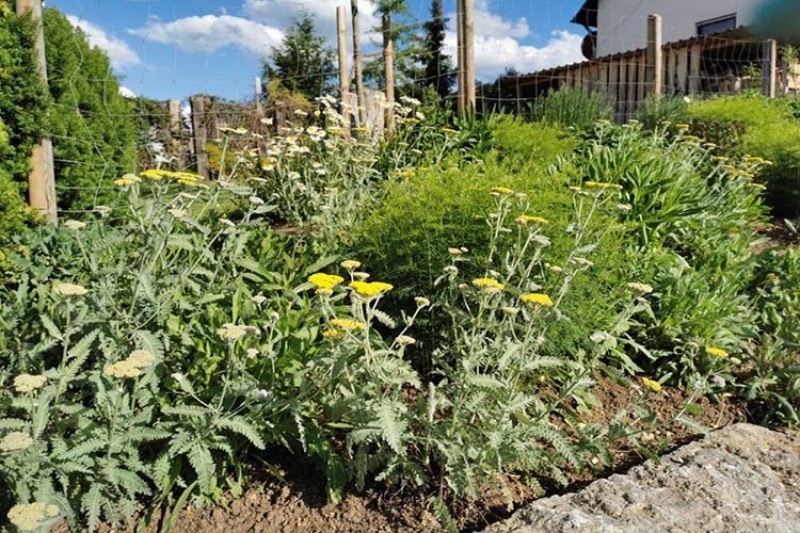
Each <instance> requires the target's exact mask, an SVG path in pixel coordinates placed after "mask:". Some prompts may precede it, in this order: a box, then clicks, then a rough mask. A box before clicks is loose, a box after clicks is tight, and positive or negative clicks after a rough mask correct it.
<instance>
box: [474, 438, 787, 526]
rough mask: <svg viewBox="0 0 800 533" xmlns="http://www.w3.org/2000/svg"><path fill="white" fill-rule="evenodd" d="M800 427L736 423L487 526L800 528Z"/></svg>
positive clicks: (534, 504) (542, 501) (530, 506)
mask: <svg viewBox="0 0 800 533" xmlns="http://www.w3.org/2000/svg"><path fill="white" fill-rule="evenodd" d="M798 436H800V434H798V433H796V432H787V433H779V432H776V431H770V430H768V429H765V428H762V427H759V426H753V425H750V424H736V425H732V426H729V427H727V428H725V429H722V430H720V431H717V432H715V433H712V434H710V435H708V436H707V437H706V438H705V439H703V440H701V441H696V442H693V443H691V444H688V445H687V446H684V447H682V448H680V449H678V450H677V451H675V452H673V453H671V454H668V455H666V456H664V457H662V458H661V460H660V461H658V462H654V461H647V462H646V463H644V464H642V465H641V466H637V467H634V468H632V469H631V470H630V471H628V472H627V473H626V474H616V475H613V476H611V477H610V478H608V479H601V480H598V481H595V482H594V483H592V484H591V485H589V486H588V487H586V488H584V489H583V490H581V491H578V492H576V493H573V494H567V495H564V496H553V497H550V498H543V499H541V500H537V501H535V502H533V503H531V504H530V505H528V506H526V507H523V508H522V509H520V510H519V511H517V512H516V513H514V515H513V516H512V517H511V518H509V519H508V520H506V521H504V522H500V523H498V524H494V525H492V526H491V527H489V528H487V529H485V530H484V531H485V532H486V533H510V532H515V533H559V532H563V533H567V532H569V533H679V532H680V533H684V532H685V533H695V532H703V533H739V532H741V533H760V532H764V533H767V532H769V533H797V532H800V439H798Z"/></svg>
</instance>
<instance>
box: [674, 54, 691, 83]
mask: <svg viewBox="0 0 800 533" xmlns="http://www.w3.org/2000/svg"><path fill="white" fill-rule="evenodd" d="M676 52H677V54H678V59H677V61H678V62H677V64H676V65H675V77H676V78H677V84H678V90H677V93H678V94H688V93H689V48H688V47H682V48H680V49H678V50H677V51H676Z"/></svg>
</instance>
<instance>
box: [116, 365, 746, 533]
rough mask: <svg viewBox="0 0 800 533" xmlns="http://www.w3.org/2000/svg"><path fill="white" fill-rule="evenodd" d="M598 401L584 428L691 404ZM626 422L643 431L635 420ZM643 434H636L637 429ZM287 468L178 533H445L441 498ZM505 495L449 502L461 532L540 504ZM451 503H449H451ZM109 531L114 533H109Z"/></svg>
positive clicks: (618, 394)
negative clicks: (337, 487)
mask: <svg viewBox="0 0 800 533" xmlns="http://www.w3.org/2000/svg"><path fill="white" fill-rule="evenodd" d="M594 394H595V396H597V398H598V399H599V400H600V401H601V402H602V407H600V408H592V410H591V412H590V413H588V414H586V415H584V418H585V420H586V422H589V423H600V424H603V423H606V422H608V421H609V420H611V419H612V418H613V417H614V416H615V415H616V414H617V413H619V412H620V411H621V410H622V409H625V408H626V407H628V406H630V405H631V404H632V402H639V403H640V404H641V405H643V406H645V407H647V408H650V409H652V410H654V411H655V412H657V413H658V419H659V420H662V421H667V420H672V419H673V418H674V417H675V416H676V415H677V414H678V412H679V411H680V410H681V408H682V406H683V405H684V404H685V403H686V400H687V398H686V394H685V393H684V392H683V391H680V390H678V389H672V388H668V387H664V390H663V391H662V392H660V393H652V392H649V393H645V392H644V391H643V390H641V388H640V387H638V386H636V385H633V386H629V387H624V386H621V385H619V384H617V383H615V382H614V381H612V380H610V379H607V378H602V377H601V378H598V384H597V386H596V387H595V389H594ZM695 403H696V404H697V405H699V406H700V407H702V412H701V413H699V414H697V415H696V416H691V417H689V418H691V419H692V420H694V421H695V422H697V423H698V424H699V425H702V426H705V427H707V428H708V429H716V428H720V427H723V426H726V425H728V424H731V423H734V422H741V421H744V420H746V418H747V416H746V412H745V409H744V408H743V406H742V405H740V404H737V403H733V402H731V401H729V400H723V401H722V402H720V403H714V402H711V401H709V400H708V399H701V400H699V401H697V402H695ZM629 420H630V421H631V422H633V423H634V424H641V422H640V421H639V420H638V419H637V418H636V416H635V415H630V417H629ZM635 427H638V426H635ZM700 434H701V432H700V431H698V430H697V429H693V428H691V427H687V426H686V425H684V424H681V423H679V422H665V423H662V424H659V425H656V426H655V427H644V426H642V433H641V434H640V435H639V436H640V438H641V441H642V442H643V443H645V444H646V445H647V446H648V447H650V448H651V449H652V450H653V451H657V452H659V453H664V452H666V451H667V450H670V449H673V448H675V447H677V446H678V445H680V444H683V443H686V442H687V441H689V440H691V439H694V438H697V437H698V436H700ZM646 459H647V457H645V455H643V453H642V452H641V451H637V450H635V449H634V448H633V447H632V446H631V445H630V444H628V443H626V442H620V443H619V445H618V446H617V447H616V448H615V449H614V450H613V451H612V464H610V465H602V464H598V466H597V468H596V469H595V471H594V472H584V473H575V474H574V475H572V477H571V479H570V481H571V483H570V484H569V485H568V486H566V487H564V486H559V485H556V484H555V483H553V482H551V481H549V480H547V479H541V480H539V481H540V482H541V483H542V485H543V486H544V487H545V490H546V493H547V494H545V495H553V494H558V493H564V492H568V491H572V490H576V489H578V488H580V487H582V486H585V485H586V484H588V483H589V482H591V481H592V480H594V479H598V478H601V477H606V476H607V475H609V474H611V473H613V472H619V471H625V470H627V469H628V468H630V467H632V466H634V465H637V464H640V463H642V462H643V461H644V460H646ZM277 462H278V463H279V464H281V465H282V466H281V467H279V468H278V469H277V470H276V471H274V472H272V474H271V475H268V474H265V475H263V476H261V477H263V478H264V480H263V481H262V482H258V483H257V482H252V483H251V486H250V487H249V489H247V490H246V492H245V493H244V494H243V495H241V496H239V497H233V496H228V497H226V498H225V500H224V501H223V503H222V504H220V505H217V506H214V507H204V508H185V509H183V510H182V511H181V512H180V515H179V516H178V517H177V519H176V520H175V524H174V526H175V527H174V528H173V529H172V531H173V532H174V533H238V532H260V533H279V532H280V533H284V532H308V533H316V532H320V533H322V532H325V533H338V532H359V533H389V532H399V533H407V532H408V533H410V532H423V531H424V532H429V531H430V532H435V531H445V528H444V527H443V526H442V525H441V524H440V523H439V521H438V520H437V515H436V513H435V511H434V508H435V506H434V504H435V502H436V500H437V495H436V494H431V493H417V492H414V491H413V490H410V489H406V490H405V491H400V490H395V491H390V490H389V489H386V488H385V487H384V488H382V489H377V488H373V489H370V490H367V491H366V492H364V493H360V494H356V493H350V494H347V495H346V496H345V497H344V500H343V501H342V502H341V503H340V504H338V505H335V504H331V503H328V502H327V500H326V495H325V490H324V487H323V486H321V484H320V483H319V480H320V479H321V476H320V475H319V474H318V473H317V472H314V471H308V470H303V469H302V468H301V467H299V466H298V464H297V463H296V462H292V461H291V460H289V459H287V458H283V459H279V460H277ZM507 489H508V490H507V492H504V493H502V494H501V493H499V492H498V493H486V494H484V495H483V497H482V499H480V500H477V501H464V500H458V501H453V500H449V501H447V504H448V507H449V509H450V514H451V516H452V517H453V519H454V521H455V523H456V524H457V525H458V528H459V529H461V530H462V531H477V530H480V529H482V528H483V527H485V526H486V525H488V524H491V523H493V522H496V521H498V520H502V519H504V518H506V517H508V516H509V515H510V514H511V510H510V509H508V507H507V506H506V502H507V497H508V496H509V495H510V496H511V498H512V499H513V501H514V504H515V508H518V507H520V506H521V505H524V504H526V503H529V502H530V501H532V500H534V499H536V497H537V496H542V495H541V494H538V495H537V494H536V493H535V492H534V491H533V490H532V489H530V488H529V487H528V486H527V485H526V484H525V483H524V482H523V480H522V479H513V478H510V479H508V480H507ZM446 500H447V498H446ZM165 518H166V517H165V516H160V517H157V518H156V519H155V520H154V522H156V523H154V524H151V526H150V527H149V528H147V530H146V531H148V532H156V531H158V530H159V523H160V524H163V521H164V519H165ZM106 531H109V530H108V529H106Z"/></svg>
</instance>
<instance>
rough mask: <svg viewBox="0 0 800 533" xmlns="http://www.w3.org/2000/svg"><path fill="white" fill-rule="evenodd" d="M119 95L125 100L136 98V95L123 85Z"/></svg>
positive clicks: (120, 87)
mask: <svg viewBox="0 0 800 533" xmlns="http://www.w3.org/2000/svg"><path fill="white" fill-rule="evenodd" d="M119 94H121V95H122V96H124V97H125V98H136V93H135V92H133V91H131V90H130V89H128V88H127V87H125V86H123V85H120V86H119Z"/></svg>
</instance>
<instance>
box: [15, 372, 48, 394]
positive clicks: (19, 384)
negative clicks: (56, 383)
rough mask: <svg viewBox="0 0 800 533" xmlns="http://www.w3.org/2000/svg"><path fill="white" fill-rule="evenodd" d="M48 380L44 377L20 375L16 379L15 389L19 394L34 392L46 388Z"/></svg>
mask: <svg viewBox="0 0 800 533" xmlns="http://www.w3.org/2000/svg"><path fill="white" fill-rule="evenodd" d="M45 383H47V378H46V377H44V376H33V375H31V374H20V375H19V376H17V377H15V378H14V389H15V390H16V391H17V392H21V393H27V392H34V391H36V390H38V389H41V388H42V387H44V384H45Z"/></svg>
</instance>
